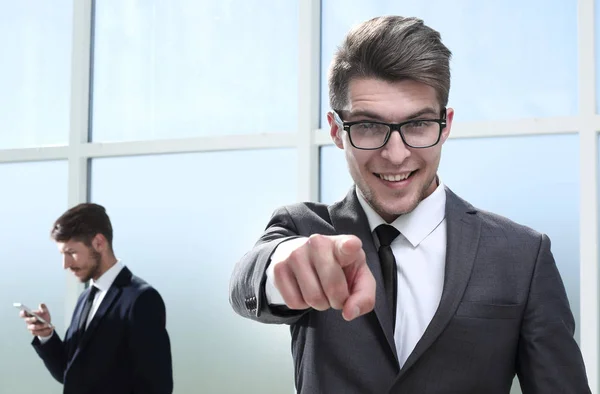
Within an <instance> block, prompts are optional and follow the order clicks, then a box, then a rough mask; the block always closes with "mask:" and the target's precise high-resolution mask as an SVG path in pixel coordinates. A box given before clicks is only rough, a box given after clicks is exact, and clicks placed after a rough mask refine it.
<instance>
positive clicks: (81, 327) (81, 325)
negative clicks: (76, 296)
mask: <svg viewBox="0 0 600 394" xmlns="http://www.w3.org/2000/svg"><path fill="white" fill-rule="evenodd" d="M97 291H98V288H97V287H96V286H93V285H92V286H91V288H90V292H89V294H88V296H87V298H86V299H85V304H84V305H83V310H82V311H81V316H79V327H78V331H79V334H80V337H79V338H80V339H81V337H82V336H83V332H84V331H85V323H86V322H87V319H88V316H89V315H90V311H91V310H92V304H93V303H94V296H95V295H96V292H97Z"/></svg>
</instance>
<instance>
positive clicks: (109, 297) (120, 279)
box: [71, 267, 132, 363]
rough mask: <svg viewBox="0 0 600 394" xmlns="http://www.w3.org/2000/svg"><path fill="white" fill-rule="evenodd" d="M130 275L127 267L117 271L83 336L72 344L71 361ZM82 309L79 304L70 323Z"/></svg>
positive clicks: (119, 293)
mask: <svg viewBox="0 0 600 394" xmlns="http://www.w3.org/2000/svg"><path fill="white" fill-rule="evenodd" d="M131 276H132V274H131V271H130V270H129V269H128V268H127V267H124V268H123V269H122V270H121V272H119V275H117V277H116V278H115V281H114V282H113V284H112V285H111V286H110V288H109V289H108V291H107V292H106V295H105V296H104V299H103V300H102V302H101V303H100V306H99V307H98V310H97V311H96V313H95V314H94V317H93V318H92V321H91V322H90V324H89V326H88V327H87V329H86V330H85V332H84V333H83V338H81V341H80V342H79V346H77V343H75V344H74V346H75V347H76V350H75V354H74V355H73V358H72V359H71V363H72V362H73V361H74V360H75V359H76V358H77V356H78V355H79V354H80V353H81V352H82V351H83V350H84V349H85V347H86V346H87V345H88V343H89V342H90V340H91V339H92V338H93V336H94V332H95V331H96V330H97V329H98V326H99V324H100V323H101V322H102V319H103V318H104V316H106V314H107V313H108V312H109V311H110V309H111V308H112V306H113V305H114V303H115V301H117V299H118V298H119V296H120V295H121V292H122V288H123V286H125V285H127V284H128V283H129V282H130V281H131ZM88 291H89V290H88ZM82 305H83V303H82ZM82 309H83V307H82V306H81V307H80V308H79V312H78V313H77V320H75V321H73V322H71V325H73V324H77V322H78V321H79V315H80V314H81V311H82ZM77 337H78V335H74V338H75V340H78V338H77Z"/></svg>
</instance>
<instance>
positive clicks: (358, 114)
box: [346, 107, 440, 121]
mask: <svg viewBox="0 0 600 394" xmlns="http://www.w3.org/2000/svg"><path fill="white" fill-rule="evenodd" d="M347 114H348V116H347V117H346V118H347V119H352V118H367V119H372V120H381V121H383V117H382V116H381V115H379V114H377V113H375V112H373V111H369V110H363V109H359V110H356V111H349V112H347ZM424 115H431V116H433V117H438V116H440V111H438V110H436V109H435V108H433V107H425V108H422V109H420V110H418V111H415V112H413V113H411V114H409V115H408V116H406V117H405V118H404V120H411V119H417V118H420V117H423V116H424Z"/></svg>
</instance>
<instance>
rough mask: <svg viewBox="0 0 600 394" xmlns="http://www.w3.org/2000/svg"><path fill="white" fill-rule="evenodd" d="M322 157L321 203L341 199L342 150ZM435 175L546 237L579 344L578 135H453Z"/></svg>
mask: <svg viewBox="0 0 600 394" xmlns="http://www.w3.org/2000/svg"><path fill="white" fill-rule="evenodd" d="M321 162H322V168H321V200H322V201H323V202H326V203H332V202H334V201H336V200H339V199H341V198H343V197H344V196H345V193H347V191H348V188H349V187H350V186H351V185H352V180H351V178H350V176H349V175H348V170H347V168H346V162H345V158H344V155H343V151H342V150H341V149H338V148H336V147H334V146H327V147H323V148H322V149H321ZM440 176H441V178H442V180H443V182H444V183H445V184H446V185H447V186H448V187H450V188H451V189H452V190H453V191H454V192H455V193H457V194H458V195H459V196H461V197H462V198H464V199H466V200H467V201H469V202H471V203H472V204H473V205H474V206H476V207H477V208H480V209H484V210H488V211H492V212H495V213H497V214H500V215H504V216H506V217H508V218H510V219H512V220H514V221H516V222H519V223H521V224H524V225H527V226H530V227H532V228H534V229H536V230H537V231H540V232H544V233H546V234H548V236H549V237H550V239H551V241H552V252H553V254H554V258H555V259H556V264H557V266H558V269H559V270H560V273H561V275H562V279H563V281H564V283H565V287H566V289H567V295H568V297H569V301H570V304H571V309H572V312H573V315H574V317H575V322H576V333H575V337H576V339H577V340H578V341H579V329H580V327H579V323H580V313H579V305H580V303H579V140H578V137H577V135H575V134H573V135H549V136H527V137H502V138H474V139H450V140H448V141H447V142H446V144H445V145H444V148H443V154H442V161H441V164H440ZM519 392H520V391H519V390H518V389H516V388H515V389H514V390H513V393H519Z"/></svg>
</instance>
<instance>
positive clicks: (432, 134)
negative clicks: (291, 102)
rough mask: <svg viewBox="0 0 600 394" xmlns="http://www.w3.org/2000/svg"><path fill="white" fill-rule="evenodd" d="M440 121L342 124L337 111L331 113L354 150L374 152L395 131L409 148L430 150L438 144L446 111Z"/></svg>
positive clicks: (417, 120) (421, 120) (443, 111)
mask: <svg viewBox="0 0 600 394" xmlns="http://www.w3.org/2000/svg"><path fill="white" fill-rule="evenodd" d="M441 115H442V119H412V120H408V121H406V122H402V123H384V122H377V121H371V120H368V121H365V120H360V121H357V122H344V121H343V120H342V118H341V117H340V115H338V111H333V116H334V119H335V121H336V122H337V123H338V124H339V125H340V126H342V128H343V129H344V130H346V132H348V137H349V139H350V143H351V144H352V146H353V147H355V148H356V149H363V150H375V149H380V148H383V146H385V144H387V142H388V141H389V139H390V136H391V135H392V132H393V131H395V130H397V131H398V132H399V133H400V138H402V141H403V142H404V144H405V145H406V146H408V147H411V148H420V149H421V148H430V147H432V146H435V145H437V143H438V142H440V139H441V136H442V130H444V128H445V127H446V109H445V108H444V109H443V110H442V113H441Z"/></svg>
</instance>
